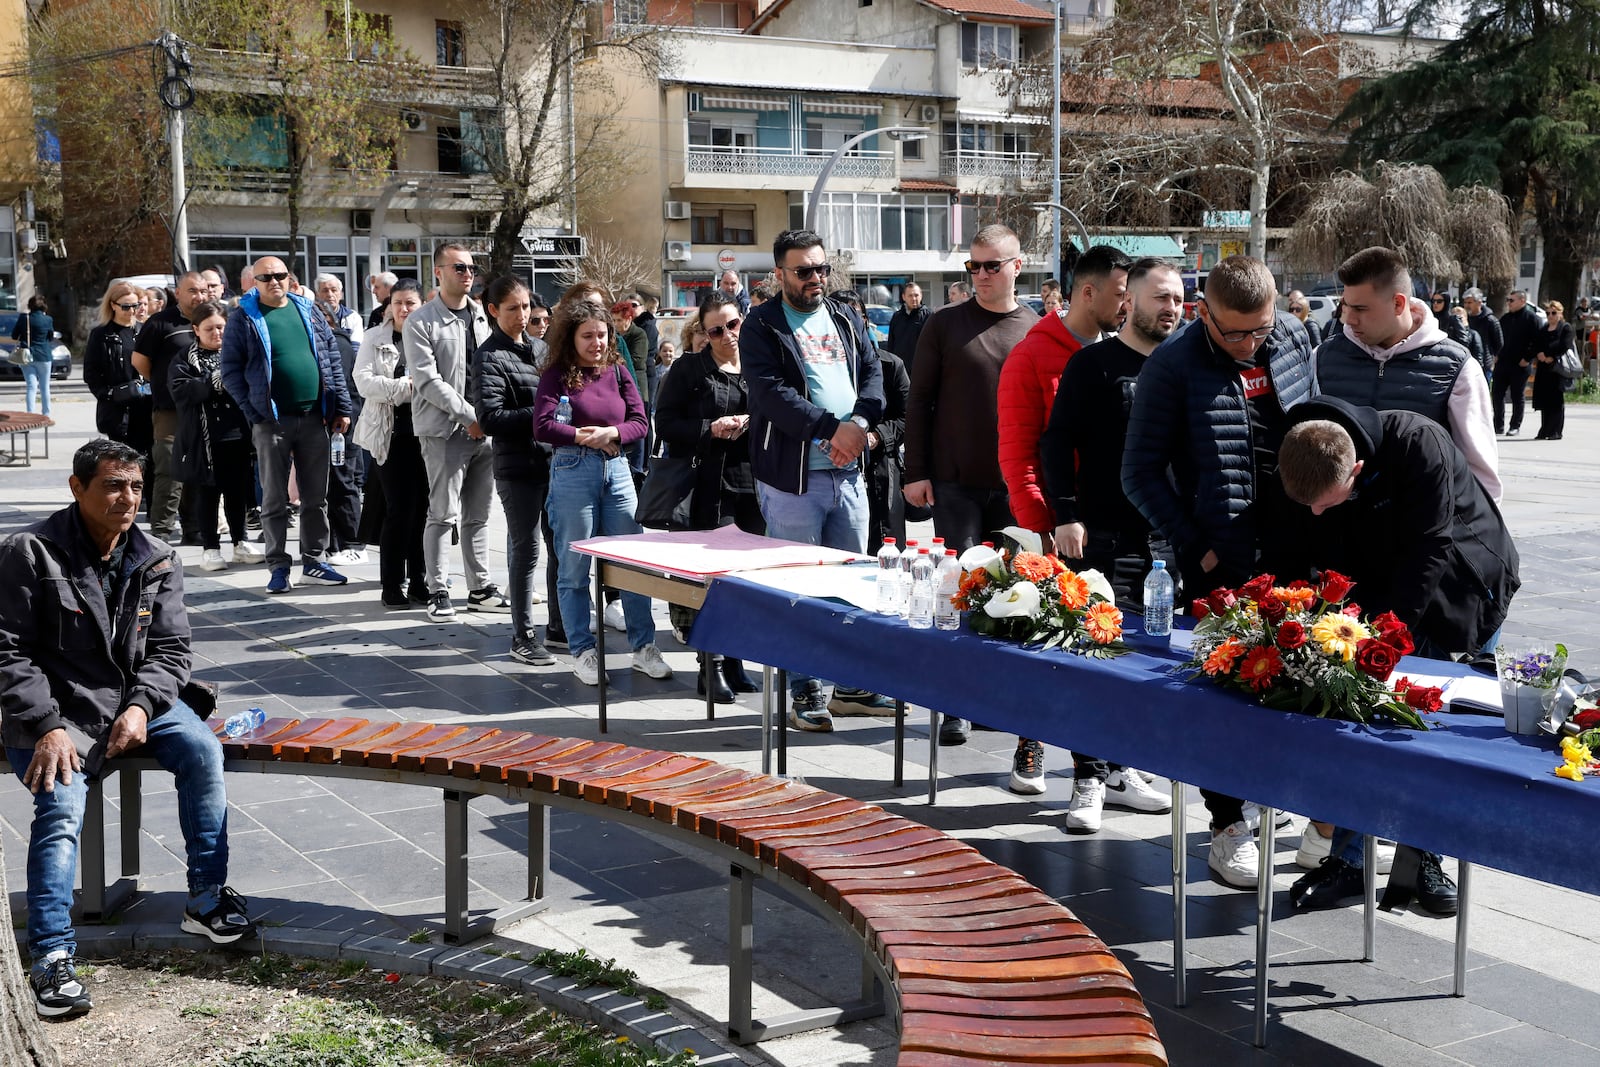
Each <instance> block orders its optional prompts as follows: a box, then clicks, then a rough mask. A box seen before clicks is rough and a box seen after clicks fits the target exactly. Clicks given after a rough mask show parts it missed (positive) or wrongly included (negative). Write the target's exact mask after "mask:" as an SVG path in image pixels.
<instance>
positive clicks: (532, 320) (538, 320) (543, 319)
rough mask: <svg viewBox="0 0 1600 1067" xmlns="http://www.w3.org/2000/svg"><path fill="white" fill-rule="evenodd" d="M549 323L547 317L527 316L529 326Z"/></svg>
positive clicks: (548, 317)
mask: <svg viewBox="0 0 1600 1067" xmlns="http://www.w3.org/2000/svg"><path fill="white" fill-rule="evenodd" d="M549 321H550V316H549V315H529V316H528V322H529V324H530V325H534V326H537V325H539V324H540V323H543V322H549Z"/></svg>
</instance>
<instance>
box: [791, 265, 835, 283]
mask: <svg viewBox="0 0 1600 1067" xmlns="http://www.w3.org/2000/svg"><path fill="white" fill-rule="evenodd" d="M783 269H784V270H786V271H788V272H789V273H790V274H793V275H794V276H795V277H796V278H799V279H800V280H801V281H803V282H809V281H810V280H811V279H812V278H826V277H827V276H828V275H830V274H832V273H833V264H831V263H818V264H815V265H813V266H805V267H785V268H783Z"/></svg>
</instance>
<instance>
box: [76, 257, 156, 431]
mask: <svg viewBox="0 0 1600 1067" xmlns="http://www.w3.org/2000/svg"><path fill="white" fill-rule="evenodd" d="M143 300H144V290H143V289H140V288H139V287H138V286H137V285H134V284H133V283H132V282H128V281H116V282H112V283H111V285H110V286H109V287H108V288H107V289H106V295H105V296H104V297H102V298H101V299H100V324H99V325H98V326H96V327H95V328H94V329H92V330H90V331H89V343H88V344H87V345H86V346H85V347H84V350H83V383H84V384H85V385H87V386H88V387H89V392H91V393H93V394H94V398H95V401H96V403H95V409H94V427H95V429H96V430H98V431H99V432H100V433H103V434H105V435H106V436H107V437H109V438H111V439H112V440H113V441H121V442H122V443H123V444H125V445H129V446H131V447H133V448H137V449H138V450H139V451H140V452H143V453H144V454H145V455H146V456H148V455H149V454H150V445H151V443H152V441H153V438H154V434H153V431H152V428H151V423H150V410H151V409H150V383H149V382H146V381H145V380H144V379H143V378H141V377H140V376H139V372H138V371H137V370H135V369H134V366H133V342H134V337H135V335H136V334H137V333H138V330H139V322H138V313H139V307H140V305H141V303H142V302H143Z"/></svg>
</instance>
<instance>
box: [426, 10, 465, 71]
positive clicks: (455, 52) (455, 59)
mask: <svg viewBox="0 0 1600 1067" xmlns="http://www.w3.org/2000/svg"><path fill="white" fill-rule="evenodd" d="M433 47H434V57H435V58H434V62H435V63H437V64H438V65H439V66H441V67H464V66H466V65H467V35H466V31H465V30H463V29H462V27H461V23H459V22H446V21H444V20H443V19H439V20H437V21H435V22H434V24H433Z"/></svg>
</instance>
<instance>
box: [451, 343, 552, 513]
mask: <svg viewBox="0 0 1600 1067" xmlns="http://www.w3.org/2000/svg"><path fill="white" fill-rule="evenodd" d="M547 351H548V350H547V349H546V348H545V344H544V342H543V341H540V340H537V339H535V338H532V337H528V336H526V335H524V336H523V338H522V340H520V341H517V340H513V339H512V338H510V337H508V336H507V335H506V332H505V331H504V330H502V329H500V327H499V326H497V325H493V324H491V325H490V327H489V337H488V339H487V340H485V341H484V342H483V344H481V345H479V346H478V351H477V353H476V355H474V357H473V358H474V360H475V361H476V366H475V368H474V370H473V375H472V377H473V381H474V382H476V384H477V395H476V396H470V397H468V398H467V402H468V403H470V404H471V405H472V407H473V410H475V411H476V412H477V413H478V425H479V426H481V427H482V428H483V432H484V433H486V434H488V435H489V436H490V437H491V438H493V439H494V440H493V443H494V476H495V477H496V478H507V479H521V480H523V481H529V482H548V481H549V480H550V450H549V448H548V447H546V446H545V445H541V444H539V443H538V442H537V441H535V440H534V439H533V398H534V397H535V396H537V395H538V393H539V371H540V368H542V367H543V366H544V362H545V358H546V353H547Z"/></svg>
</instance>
